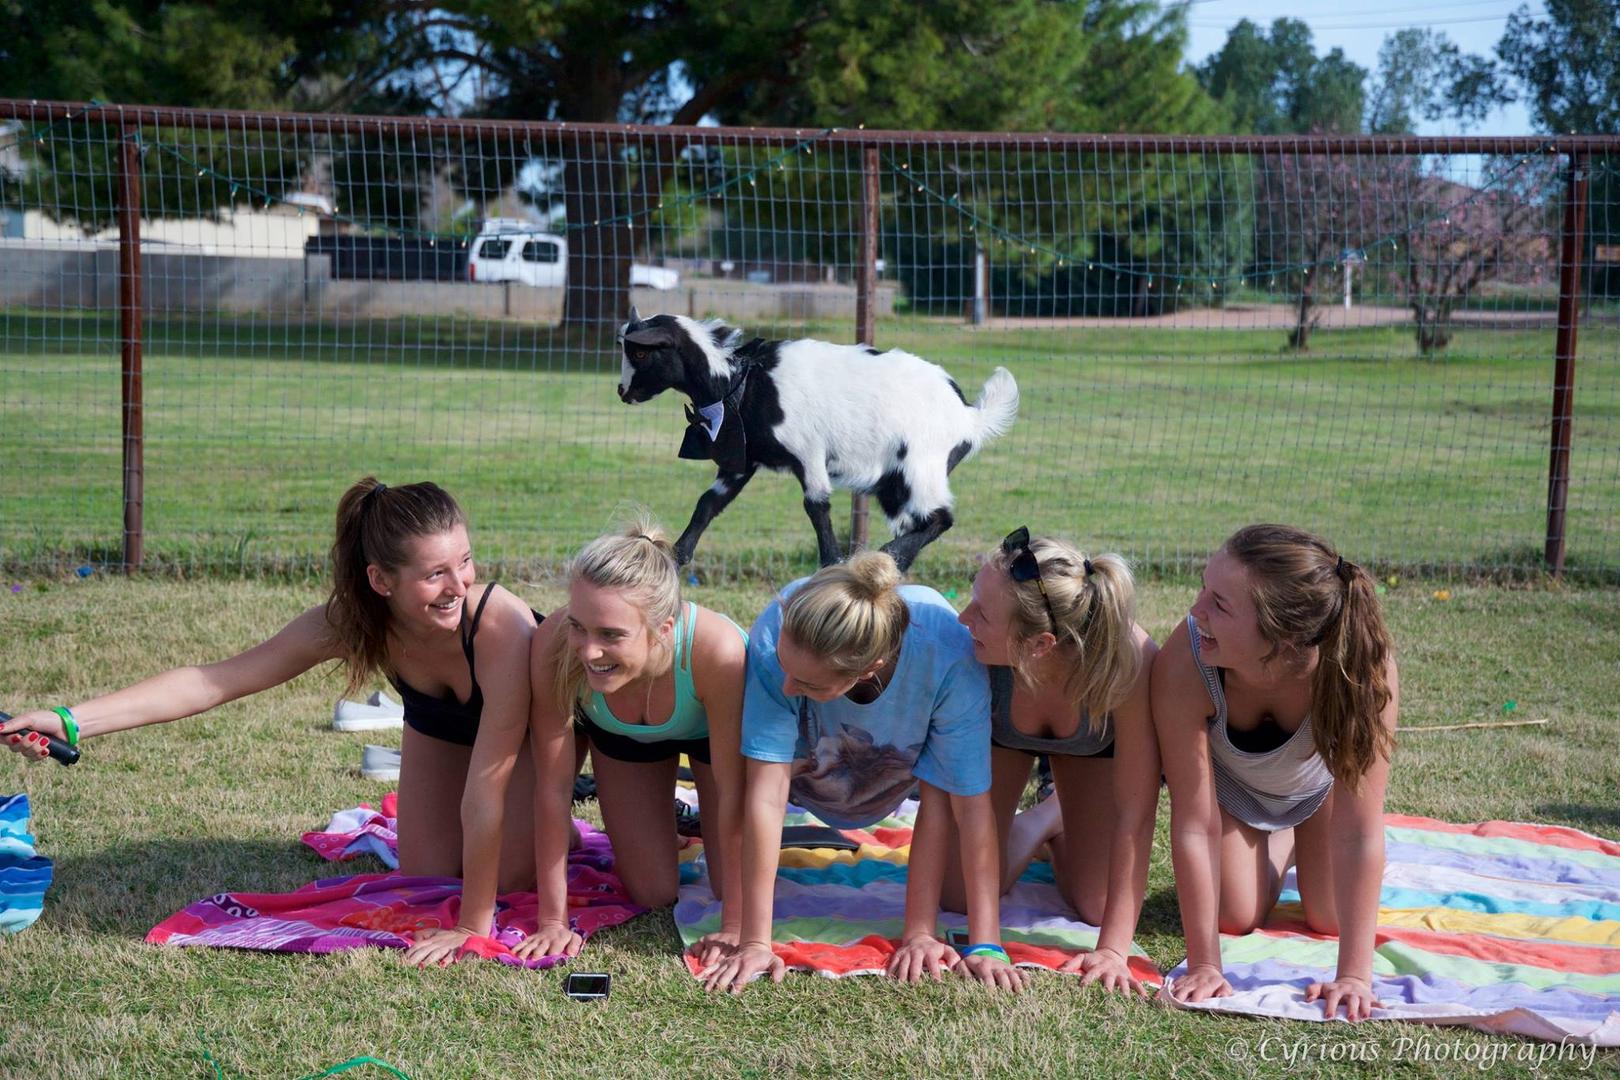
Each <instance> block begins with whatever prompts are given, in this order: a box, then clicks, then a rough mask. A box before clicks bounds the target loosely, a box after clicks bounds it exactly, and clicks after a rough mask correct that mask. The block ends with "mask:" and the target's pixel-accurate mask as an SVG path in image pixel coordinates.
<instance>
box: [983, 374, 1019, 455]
mask: <svg viewBox="0 0 1620 1080" xmlns="http://www.w3.org/2000/svg"><path fill="white" fill-rule="evenodd" d="M973 407H974V409H976V410H977V411H978V414H979V438H978V441H979V443H980V444H981V445H983V444H984V443H987V442H989V441H990V440H991V439H994V438H996V437H997V436H999V435H1005V434H1007V429H1008V428H1010V427H1012V424H1013V421H1014V420H1016V419H1018V383H1017V382H1015V381H1014V380H1013V377H1012V372H1010V371H1008V370H1007V369H1006V368H1004V367H998V368H996V370H995V371H992V372H991V373H990V377H989V378H988V379H986V380H985V381H984V389H983V390H981V391H979V400H978V401H976V402H974V403H973Z"/></svg>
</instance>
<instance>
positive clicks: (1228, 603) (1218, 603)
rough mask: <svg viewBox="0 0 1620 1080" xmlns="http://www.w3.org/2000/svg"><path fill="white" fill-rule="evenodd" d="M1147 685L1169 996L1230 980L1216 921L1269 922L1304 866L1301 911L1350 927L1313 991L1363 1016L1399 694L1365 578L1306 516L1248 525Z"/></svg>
mask: <svg viewBox="0 0 1620 1080" xmlns="http://www.w3.org/2000/svg"><path fill="white" fill-rule="evenodd" d="M1152 698H1153V721H1154V726H1155V729H1156V732H1157V734H1158V738H1159V746H1160V750H1161V753H1162V755H1163V758H1164V770H1165V777H1166V779H1167V780H1168V782H1169V785H1170V807H1171V856H1172V859H1173V861H1174V864H1175V872H1176V893H1177V896H1178V899H1179V900H1180V904H1181V921H1182V926H1183V928H1184V930H1185V933H1186V937H1187V969H1188V973H1187V975H1186V976H1184V977H1183V978H1181V979H1178V980H1176V982H1175V984H1174V986H1172V987H1171V991H1170V992H1171V993H1172V994H1173V995H1174V996H1175V997H1176V998H1177V1000H1180V1001H1189V1002H1191V1001H1202V1000H1205V999H1206V998H1211V997H1222V996H1225V995H1227V994H1230V993H1231V992H1232V990H1231V986H1230V985H1229V984H1228V983H1227V981H1226V979H1225V977H1224V975H1223V974H1222V969H1221V955H1220V934H1221V933H1228V934H1246V933H1249V932H1250V931H1252V930H1254V929H1255V928H1256V927H1257V926H1259V925H1260V924H1261V923H1262V922H1263V921H1265V919H1266V917H1267V916H1268V915H1269V914H1270V913H1271V909H1272V908H1273V907H1274V906H1275V905H1276V903H1277V896H1278V893H1279V892H1280V891H1281V888H1282V878H1283V874H1284V873H1285V872H1286V871H1287V869H1288V867H1289V865H1291V864H1293V865H1295V866H1296V869H1297V873H1298V881H1299V891H1300V899H1301V901H1302V903H1303V906H1304V914H1305V920H1306V922H1307V923H1308V924H1309V925H1310V927H1311V929H1313V930H1315V931H1317V932H1318V933H1325V934H1337V935H1338V937H1339V963H1338V971H1337V972H1336V974H1335V977H1334V978H1333V979H1332V980H1330V981H1328V982H1325V983H1313V984H1312V985H1311V986H1310V987H1308V988H1307V990H1306V992H1305V1000H1307V1001H1317V1000H1320V1001H1321V1002H1322V1005H1323V1009H1324V1011H1325V1012H1326V1014H1327V1015H1328V1016H1330V1017H1331V1016H1333V1015H1335V1014H1336V1013H1337V1012H1338V1009H1339V1007H1340V1006H1341V1005H1342V1006H1343V1007H1344V1011H1345V1015H1346V1016H1347V1017H1348V1018H1349V1019H1351V1020H1358V1019H1365V1018H1367V1017H1368V1016H1369V1015H1370V1014H1371V1011H1372V1009H1373V1008H1374V1007H1376V1006H1377V1004H1378V1003H1377V1002H1376V1001H1375V1000H1374V999H1373V996H1372V988H1371V982H1372V957H1373V927H1374V924H1375V921H1376V918H1377V914H1378V893H1379V886H1380V884H1381V881H1382V878H1383V869H1384V827H1383V814H1384V788H1385V784H1386V781H1387V779H1388V775H1389V758H1390V752H1391V751H1392V750H1393V748H1394V731H1395V716H1396V712H1397V709H1398V704H1399V688H1398V684H1397V676H1396V670H1395V660H1394V655H1393V650H1392V646H1391V642H1390V639H1389V633H1388V630H1387V629H1386V628H1385V626H1384V620H1383V613H1382V611H1381V610H1380V608H1379V604H1378V598H1377V595H1376V590H1375V588H1374V584H1373V580H1372V578H1371V576H1369V575H1368V574H1367V572H1366V571H1364V570H1362V569H1361V568H1359V567H1357V566H1356V565H1354V564H1353V563H1348V562H1345V561H1344V560H1343V559H1342V558H1340V557H1339V555H1338V553H1337V552H1336V551H1334V549H1333V547H1332V546H1331V545H1330V544H1328V543H1327V541H1325V540H1323V539H1321V538H1320V537H1317V536H1313V535H1311V534H1310V533H1307V532H1304V531H1302V530H1299V529H1294V528H1290V527H1288V526H1284V525H1251V526H1249V527H1247V528H1244V529H1240V530H1239V531H1238V532H1236V533H1235V534H1233V535H1232V537H1231V538H1230V539H1228V540H1227V541H1226V543H1225V544H1224V545H1222V546H1221V549H1220V550H1219V551H1217V552H1216V553H1215V554H1214V555H1212V556H1211V557H1210V560H1209V563H1208V565H1207V566H1206V567H1205V570H1204V587H1203V589H1202V590H1201V591H1200V592H1199V594H1198V598H1197V600H1196V601H1195V602H1194V604H1193V606H1192V610H1191V612H1190V613H1189V615H1188V618H1187V620H1186V621H1185V623H1183V625H1181V626H1180V627H1178V628H1177V629H1176V631H1175V632H1174V633H1173V634H1172V635H1171V636H1170V639H1169V640H1168V641H1167V642H1166V643H1165V647H1164V649H1163V651H1162V652H1160V653H1159V655H1158V657H1157V659H1156V660H1155V661H1154V665H1153V682H1152Z"/></svg>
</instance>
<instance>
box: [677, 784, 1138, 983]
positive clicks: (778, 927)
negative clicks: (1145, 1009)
mask: <svg viewBox="0 0 1620 1080" xmlns="http://www.w3.org/2000/svg"><path fill="white" fill-rule="evenodd" d="M688 798H690V797H688ZM916 816H917V804H916V802H915V801H911V800H908V801H907V802H906V803H904V804H903V805H902V806H901V807H900V808H899V809H898V810H896V811H895V813H894V814H892V815H891V816H889V817H888V818H885V819H884V820H883V821H880V822H878V823H877V824H876V825H873V826H872V827H871V828H868V829H845V830H842V832H843V833H844V835H845V836H847V837H849V838H850V839H851V840H854V841H856V842H857V843H859V844H860V845H861V849H860V851H858V852H852V851H836V850H833V849H830V848H818V849H806V848H787V849H784V850H783V852H782V863H781V867H782V868H781V870H780V871H779V872H778V873H777V878H776V911H775V921H774V923H773V924H772V928H771V929H772V934H773V940H774V943H775V949H776V953H777V955H778V956H780V957H782V959H783V960H784V961H786V963H787V965H788V967H789V968H792V969H795V970H800V971H812V972H815V973H816V974H818V975H825V976H828V977H830V978H838V977H841V976H844V975H881V974H882V973H883V970H884V967H885V966H886V965H887V963H888V960H889V957H890V956H891V955H892V954H893V953H894V950H895V947H896V944H897V942H898V939H899V937H900V932H901V929H902V926H903V924H904V920H905V905H906V861H907V859H908V858H909V856H910V854H911V827H912V823H913V822H914V821H915V820H916ZM786 824H787V825H820V824H821V822H820V821H819V820H818V819H817V818H816V817H814V816H813V815H812V814H810V813H809V812H808V811H806V810H802V809H800V808H799V807H796V806H789V807H788V814H787V821H786ZM701 850H702V849H701V847H699V846H697V845H693V846H692V847H690V848H688V849H687V852H686V853H685V856H686V858H685V861H684V862H683V865H682V867H681V896H680V900H679V901H677V902H676V904H675V927H676V929H677V930H678V931H679V932H680V935H681V940H682V942H684V943H685V944H687V945H691V944H692V943H693V942H695V941H697V940H698V939H699V938H701V937H703V935H705V934H710V933H714V932H715V931H717V930H719V929H720V902H719V901H718V900H716V899H715V898H714V893H713V892H712V891H710V888H709V881H708V876H707V874H706V873H705V869H704V865H703V860H702V858H701V855H700V854H699V853H700V852H701ZM939 925H940V928H941V933H943V932H945V931H946V930H948V929H950V928H955V927H964V928H965V927H966V926H967V919H966V918H965V917H964V916H962V915H957V914H953V913H951V912H942V913H941V914H940V918H939ZM1001 939H1002V941H1003V943H1004V944H1005V945H1006V947H1007V952H1008V954H1009V955H1011V957H1012V959H1013V962H1014V963H1015V964H1018V965H1020V966H1021V967H1041V968H1056V967H1059V966H1060V965H1062V964H1063V963H1065V962H1066V961H1067V960H1069V958H1070V957H1072V956H1074V955H1075V954H1076V953H1079V952H1083V951H1087V950H1090V949H1092V948H1095V947H1096V944H1097V928H1096V927H1094V926H1088V925H1087V924H1085V923H1083V922H1080V921H1079V920H1078V919H1077V918H1075V916H1074V915H1073V914H1072V913H1071V912H1070V911H1069V910H1068V908H1067V906H1066V905H1065V904H1064V903H1063V900H1062V898H1061V897H1060V896H1059V895H1058V889H1057V885H1056V884H1054V883H1053V880H1052V872H1051V868H1050V867H1049V866H1048V865H1047V864H1045V863H1037V864H1035V865H1034V866H1032V867H1031V868H1030V869H1029V871H1028V872H1027V873H1025V874H1024V876H1023V877H1022V878H1021V879H1020V880H1019V881H1018V883H1017V884H1016V885H1014V886H1013V888H1012V890H1011V891H1010V892H1009V893H1008V894H1007V895H1006V896H1004V897H1003V898H1002V900H1001ZM1132 953H1133V955H1132V957H1131V959H1130V967H1131V971H1132V973H1133V974H1135V975H1136V976H1137V978H1140V979H1143V980H1146V981H1148V982H1151V983H1154V984H1157V983H1159V982H1161V981H1163V975H1162V974H1161V973H1160V972H1159V969H1158V968H1157V967H1155V966H1154V964H1153V962H1152V961H1151V960H1149V959H1148V958H1147V955H1146V954H1145V953H1143V952H1141V950H1140V949H1136V948H1134V947H1133V949H1132ZM686 963H687V967H688V968H689V969H690V970H691V971H692V973H693V974H694V975H695V974H697V962H696V961H695V960H694V959H693V958H692V957H690V956H688V957H687V958H686Z"/></svg>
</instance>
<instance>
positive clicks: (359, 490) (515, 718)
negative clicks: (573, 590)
mask: <svg viewBox="0 0 1620 1080" xmlns="http://www.w3.org/2000/svg"><path fill="white" fill-rule="evenodd" d="M336 532H337V536H336V539H335V541H334V542H333V544H332V553H331V560H332V590H331V593H330V595H329V596H328V598H327V600H326V602H325V603H324V604H320V605H318V606H316V607H313V608H310V609H309V610H308V611H306V612H304V613H303V614H302V615H299V616H298V617H297V618H295V619H293V620H292V621H291V622H290V623H288V624H287V625H286V626H284V627H282V629H281V630H280V631H279V632H278V633H276V634H275V636H273V637H271V638H270V639H269V640H267V641H263V642H261V643H259V644H258V645H255V646H254V647H253V648H251V649H248V650H247V651H246V652H243V653H240V654H238V655H236V656H232V657H230V658H228V659H225V660H218V661H215V662H213V663H210V664H203V665H199V666H188V667H181V668H175V669H174V670H172V671H166V672H164V673H162V674H160V675H154V676H152V677H151V678H149V679H146V680H145V681H144V682H140V683H137V684H135V685H134V686H130V687H127V688H125V689H123V690H117V691H114V692H113V693H110V694H106V695H103V696H101V697H97V698H92V699H90V700H89V701H85V702H82V703H80V704H78V705H75V706H73V707H72V708H71V709H69V708H66V707H63V708H62V709H61V710H60V711H36V712H28V713H23V714H22V715H20V716H17V717H15V718H13V719H12V720H9V721H7V722H6V723H4V724H0V739H3V740H4V741H5V744H6V745H7V746H8V747H9V748H10V749H12V750H15V751H18V752H20V753H23V754H25V755H28V756H32V757H44V756H45V754H44V746H43V742H42V741H40V740H37V739H35V738H34V737H33V736H31V735H29V734H27V733H26V732H30V731H32V732H42V733H44V734H47V735H53V736H55V737H57V738H60V739H66V738H68V736H69V733H70V731H69V727H68V725H69V724H70V723H71V724H72V726H73V728H75V729H76V731H73V732H72V733H73V734H74V735H75V736H76V739H75V740H74V741H77V740H82V739H88V738H94V737H99V736H102V735H107V734H110V733H112V732H115V731H124V730H127V729H130V728H136V727H142V726H144V725H146V724H160V723H165V722H167V721H170V720H178V719H181V718H182V717H186V716H193V715H196V714H197V713H200V712H206V711H207V710H209V709H212V708H214V707H215V706H218V705H223V704H225V703H226V702H228V701H235V700H236V699H237V698H240V697H246V696H247V695H249V694H255V693H258V692H259V691H261V690H268V689H269V688H270V687H272V686H279V685H280V684H282V683H284V682H288V681H289V680H291V679H294V678H297V677H298V676H299V675H302V674H303V673H304V672H306V671H308V670H309V669H310V668H312V667H315V666H316V665H318V664H322V663H325V662H327V661H333V660H335V661H338V662H339V663H341V664H342V665H343V668H344V671H345V674H346V677H347V689H348V690H349V691H351V692H352V691H354V690H356V689H358V688H359V687H361V686H362V685H363V684H364V683H365V682H366V681H367V680H368V679H369V678H371V677H372V676H373V675H375V674H378V673H380V674H382V675H384V676H386V677H387V678H388V679H389V681H390V682H392V683H393V685H394V687H395V688H396V689H397V690H398V691H399V693H400V696H401V698H402V699H403V702H404V705H405V725H406V727H405V734H404V742H403V747H402V753H401V761H400V774H399V821H398V830H399V870H400V873H402V874H409V875H421V876H429V877H459V876H461V870H462V832H461V823H462V812H461V807H462V795H463V792H464V791H466V790H468V789H469V788H476V787H477V786H479V785H482V784H484V783H487V782H488V781H489V773H490V771H491V770H490V767H489V765H488V763H487V762H484V761H481V760H480V750H479V748H480V747H482V746H483V745H484V744H485V742H486V739H485V738H480V737H479V736H480V733H486V734H487V733H495V732H501V731H516V732H519V733H520V736H519V737H520V738H521V733H522V732H524V731H526V730H527V726H528V717H529V639H530V638H531V637H532V636H533V634H534V629H535V619H536V616H535V614H534V613H533V612H532V611H530V609H529V607H528V606H527V605H526V604H524V603H523V602H522V601H520V600H519V599H518V598H517V597H515V596H513V595H512V594H511V593H509V592H506V591H505V590H503V589H501V588H500V587H498V586H496V585H480V584H477V583H476V580H475V578H476V574H475V571H474V568H473V559H472V547H471V545H470V543H469V541H468V539H467V518H466V515H465V514H464V513H463V512H462V510H461V507H460V506H458V505H457V504H456V501H455V500H454V499H453V498H451V497H450V495H449V494H448V493H447V492H446V491H445V490H444V489H443V488H441V487H439V486H438V485H437V484H432V483H420V484H404V485H400V486H389V485H385V484H382V483H379V482H378V481H377V480H376V479H375V478H374V477H369V476H368V477H366V478H365V479H364V480H361V481H360V482H359V483H357V484H355V485H354V486H352V487H350V488H349V489H348V491H346V492H344V493H343V498H342V499H341V500H340V501H339V503H338V510H337V529H336ZM469 608H471V611H469V610H468V609H469ZM63 714H66V715H63ZM572 753H573V750H572V746H568V747H565V748H563V757H564V763H563V764H562V766H561V768H563V769H564V770H568V769H570V768H571V767H572V764H573V761H572ZM507 767H510V765H508V766H507ZM516 773H517V776H518V779H517V782H516V783H513V784H512V785H511V790H510V795H509V798H508V800H507V804H506V810H507V812H506V815H505V817H506V820H507V822H508V827H507V828H506V829H505V831H504V832H503V833H501V834H499V839H498V841H497V846H496V847H494V848H492V849H491V850H490V851H489V852H487V853H486V854H487V857H488V859H489V861H490V862H492V863H493V862H494V861H495V860H496V859H498V860H499V866H500V882H501V888H502V891H516V890H527V889H533V888H534V887H535V850H534V846H535V845H534V827H533V822H534V813H533V804H534V767H533V765H532V764H531V763H530V762H529V761H528V760H526V759H525V760H524V761H522V762H520V763H518V764H517V766H516ZM564 820H565V821H566V818H565V819H564ZM565 827H566V826H565ZM557 895H558V897H560V899H561V902H562V903H565V902H566V895H565V894H563V893H562V892H561V889H560V887H559V890H557ZM541 896H542V912H541V916H542V933H541V934H538V935H536V936H534V937H531V938H530V939H529V940H528V941H525V942H522V943H521V944H519V946H518V948H517V950H515V951H518V952H521V953H523V954H524V955H528V954H530V953H541V954H543V953H546V952H560V951H564V948H566V947H567V946H568V944H569V936H568V934H567V922H566V918H567V913H566V910H565V909H563V908H561V907H559V910H558V911H556V912H555V914H554V916H552V919H551V922H552V927H551V929H550V931H549V932H548V930H547V926H546V918H547V912H546V911H545V910H544V902H545V898H546V896H547V893H546V890H544V889H542V890H541ZM557 927H561V930H560V932H559V931H558V930H557V929H556V928H557ZM483 932H485V933H487V932H488V928H487V927H486V928H485V929H484V931H483ZM437 936H438V935H437V934H435V933H434V932H432V931H428V932H425V933H424V934H421V935H419V936H418V940H417V944H416V945H415V947H413V948H412V949H411V950H409V951H408V952H407V953H406V958H407V959H408V960H410V961H412V962H413V963H421V962H426V961H432V960H439V959H444V958H445V955H444V953H443V950H442V949H437V948H435V947H434V944H433V942H434V939H435V938H436V937H437ZM573 947H574V948H577V947H578V946H577V939H574V944H573Z"/></svg>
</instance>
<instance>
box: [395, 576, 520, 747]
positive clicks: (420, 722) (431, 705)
mask: <svg viewBox="0 0 1620 1080" xmlns="http://www.w3.org/2000/svg"><path fill="white" fill-rule="evenodd" d="M495 588H496V586H495V585H494V584H491V585H490V586H489V587H488V588H487V589H485V590H484V595H483V596H482V597H481V598H479V601H478V609H477V610H476V611H474V612H473V617H472V619H471V621H469V620H468V619H467V609H466V608H465V607H463V608H462V609H461V627H460V631H461V651H462V652H463V653H465V654H466V656H467V674H468V675H470V676H472V693H470V694H468V695H467V700H466V701H459V700H457V698H456V694H455V691H454V690H446V691H445V692H444V696H443V697H434V696H433V695H431V694H424V693H422V691H420V690H418V689H416V687H414V686H412V685H411V684H410V683H408V682H406V681H405V680H404V679H401V678H400V677H399V676H398V675H394V674H390V675H389V676H388V681H389V683H391V684H392V685H393V687H394V689H395V690H397V691H399V700H400V702H401V704H403V705H404V706H405V723H407V724H409V725H410V726H411V727H412V728H414V729H415V730H417V731H419V732H421V733H422V734H423V735H427V736H430V737H432V738H435V739H443V740H444V741H445V742H450V743H455V744H456V745H458V746H471V745H472V744H473V743H474V741H476V740H477V738H478V721H479V718H480V717H482V716H483V714H484V691H483V689H482V688H481V687H480V686H479V685H478V668H477V666H476V665H475V664H474V662H473V661H474V657H473V637H474V635H476V634H477V633H478V623H479V620H481V619H482V618H483V617H484V605H485V604H487V603H489V597H490V594H491V593H493V592H494V591H495ZM530 610H531V611H532V610H533V609H532V608H531V609H530ZM544 619H545V616H544V615H542V614H540V613H539V612H538V611H535V612H534V621H535V625H537V626H538V625H539V624H540V623H541V621H543V620H544Z"/></svg>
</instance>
